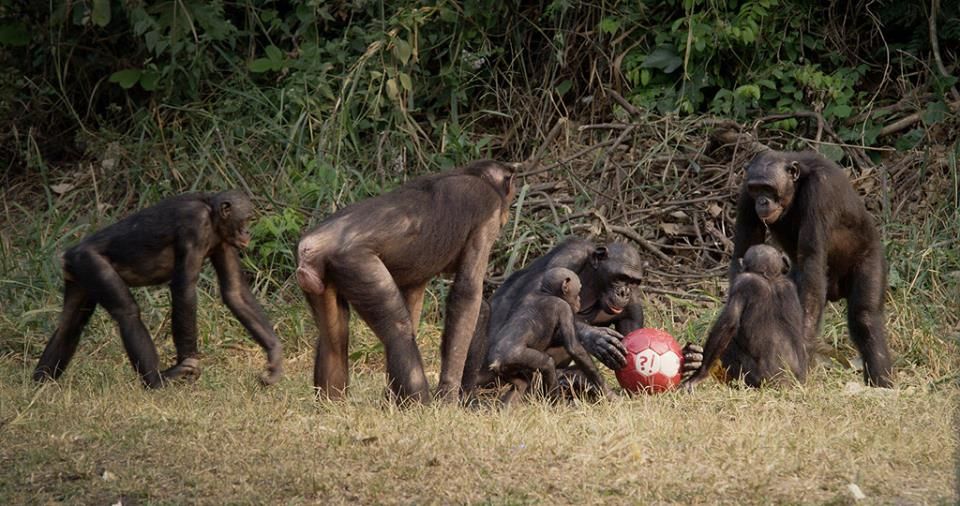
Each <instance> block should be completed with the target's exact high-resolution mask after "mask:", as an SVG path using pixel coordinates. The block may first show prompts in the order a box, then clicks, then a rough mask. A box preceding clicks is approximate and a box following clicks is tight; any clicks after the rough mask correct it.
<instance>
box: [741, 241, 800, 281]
mask: <svg viewBox="0 0 960 506" xmlns="http://www.w3.org/2000/svg"><path fill="white" fill-rule="evenodd" d="M740 272H752V273H754V274H759V275H761V276H763V277H765V278H767V279H775V278H778V277H780V276H783V275H785V274H787V273H788V272H790V259H789V258H787V255H786V253H784V252H782V251H780V250H778V249H777V248H774V247H773V246H767V245H766V244H756V245H753V246H750V249H748V250H747V252H746V254H744V255H743V258H741V259H740Z"/></svg>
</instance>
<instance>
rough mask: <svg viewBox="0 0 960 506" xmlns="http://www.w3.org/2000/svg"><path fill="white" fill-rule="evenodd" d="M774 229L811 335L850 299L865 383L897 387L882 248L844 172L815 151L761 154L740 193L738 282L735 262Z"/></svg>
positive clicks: (736, 243) (736, 252) (849, 314)
mask: <svg viewBox="0 0 960 506" xmlns="http://www.w3.org/2000/svg"><path fill="white" fill-rule="evenodd" d="M768 231H769V232H770V233H771V234H772V235H773V238H774V239H775V240H776V242H777V243H778V244H779V245H780V246H781V247H782V248H783V250H784V251H786V252H787V254H788V255H789V256H790V259H791V260H792V261H793V265H794V267H793V268H794V271H793V278H794V280H795V281H796V284H797V290H798V292H799V296H800V303H801V305H802V307H803V313H804V317H803V320H804V321H803V335H804V339H805V340H812V339H814V337H815V336H816V333H817V329H818V328H819V326H820V319H821V316H822V314H823V308H824V306H825V305H826V301H828V300H830V301H836V300H839V299H841V298H846V299H847V326H848V328H849V331H850V338H851V339H852V340H853V342H854V344H856V346H857V348H858V349H859V351H860V355H861V356H862V357H863V361H864V370H863V374H864V379H865V381H866V382H867V383H868V384H870V385H875V386H881V387H890V386H892V384H893V383H892V379H891V363H890V362H891V360H890V349H889V348H888V346H887V336H886V330H885V328H884V316H883V303H884V290H885V289H886V285H887V280H886V274H887V269H886V262H885V261H884V257H883V245H882V244H880V234H879V233H878V232H877V228H876V226H875V225H874V223H873V219H872V217H871V216H870V214H869V213H867V210H866V208H865V207H864V205H863V201H862V200H861V199H860V197H859V196H858V195H857V192H856V191H855V190H854V189H853V186H852V185H851V184H850V181H849V180H848V179H847V177H846V175H844V173H843V170H841V169H840V167H838V166H837V165H836V164H834V163H833V162H831V161H829V160H827V159H826V158H824V157H822V156H820V155H819V154H816V153H812V152H801V153H795V152H780V151H772V150H770V151H764V152H762V153H760V154H759V155H757V156H756V157H755V158H754V159H753V161H751V162H750V165H749V166H748V167H747V174H746V180H745V181H744V183H743V187H742V189H741V191H740V200H739V204H738V209H737V224H736V236H735V239H734V248H733V259H734V261H733V262H732V263H731V265H730V279H731V283H732V282H733V278H734V276H735V275H736V272H737V265H738V264H737V262H736V260H737V259H739V258H740V257H741V256H743V254H744V253H745V252H746V251H747V249H748V248H749V247H750V246H753V245H755V244H761V243H763V242H764V240H765V239H766V234H767V232H768Z"/></svg>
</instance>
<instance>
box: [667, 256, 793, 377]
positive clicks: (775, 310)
mask: <svg viewBox="0 0 960 506" xmlns="http://www.w3.org/2000/svg"><path fill="white" fill-rule="evenodd" d="M741 266H742V268H741V271H740V272H739V274H737V276H736V277H735V278H734V280H733V284H732V285H731V287H730V295H729V296H728V297H727V303H726V305H725V306H724V308H723V312H722V313H720V316H719V317H718V318H717V321H716V322H715V323H714V324H713V327H712V328H711V329H710V335H709V336H708V337H707V344H706V346H705V347H704V352H703V354H704V357H703V365H702V366H701V367H700V370H698V371H697V373H696V374H694V375H693V376H691V377H690V378H689V379H688V380H687V381H686V385H687V388H691V389H692V388H693V386H694V385H696V384H697V383H700V382H701V381H703V380H704V379H706V377H707V376H708V375H709V373H710V367H711V366H712V365H713V362H714V361H715V360H716V359H717V358H720V357H722V359H721V363H722V365H723V368H724V369H725V376H726V377H727V378H731V379H736V378H742V379H743V381H744V383H746V384H747V385H748V386H752V387H759V386H761V385H763V384H765V383H786V382H788V381H790V380H791V378H796V380H797V381H800V382H803V381H805V380H806V377H807V368H808V365H809V348H810V347H809V346H808V344H807V342H806V341H805V340H804V337H803V309H802V308H801V307H800V299H799V298H798V297H797V289H796V286H795V285H794V284H793V282H792V281H791V280H790V278H789V277H787V274H788V273H789V271H790V262H789V260H788V259H787V258H786V257H785V256H784V255H783V254H782V253H780V252H779V251H777V250H776V249H775V248H773V247H771V246H766V245H762V244H760V245H756V246H752V247H751V248H750V249H749V250H747V252H746V255H745V256H744V257H743V259H742V262H741Z"/></svg>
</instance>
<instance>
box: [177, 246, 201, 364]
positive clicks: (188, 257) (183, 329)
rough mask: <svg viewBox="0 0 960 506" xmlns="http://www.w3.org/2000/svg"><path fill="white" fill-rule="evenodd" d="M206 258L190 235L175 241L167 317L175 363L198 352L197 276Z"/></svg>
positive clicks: (194, 355)
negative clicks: (175, 354) (170, 313)
mask: <svg viewBox="0 0 960 506" xmlns="http://www.w3.org/2000/svg"><path fill="white" fill-rule="evenodd" d="M185 235H187V234H185ZM189 235H191V236H192V234H189ZM205 258H206V252H205V251H203V250H202V249H201V247H200V246H199V245H198V244H197V241H196V240H195V239H194V238H193V237H189V236H188V237H181V238H180V239H178V240H177V242H176V243H175V244H174V261H173V276H172V277H171V279H170V298H171V306H172V313H173V314H172V316H171V318H170V320H171V330H172V333H173V344H174V346H175V347H176V349H177V363H178V364H180V363H182V362H183V361H184V360H186V359H188V358H194V357H196V356H197V279H198V278H199V277H200V270H201V269H202V268H203V261H204V259H205Z"/></svg>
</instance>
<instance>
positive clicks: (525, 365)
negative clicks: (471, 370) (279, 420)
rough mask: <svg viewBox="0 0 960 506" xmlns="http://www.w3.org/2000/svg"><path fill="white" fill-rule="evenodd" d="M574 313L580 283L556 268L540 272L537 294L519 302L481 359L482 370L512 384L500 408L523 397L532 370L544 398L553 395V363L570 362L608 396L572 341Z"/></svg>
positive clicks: (576, 341) (577, 343) (588, 360)
mask: <svg viewBox="0 0 960 506" xmlns="http://www.w3.org/2000/svg"><path fill="white" fill-rule="evenodd" d="M579 311H580V278H578V277H577V274H576V273H575V272H573V271H571V270H570V269H565V268H562V267H556V268H553V269H549V270H548V271H547V272H545V273H544V274H543V280H542V281H541V283H540V288H539V290H537V291H536V292H533V293H529V294H527V295H526V296H525V297H524V298H523V299H521V300H520V304H519V305H518V306H517V308H516V310H515V311H513V313H512V314H511V315H510V319H509V320H508V321H507V322H506V323H505V324H504V325H503V327H502V328H501V329H500V332H498V333H497V334H496V335H494V336H492V338H491V347H490V352H489V353H488V354H487V364H488V365H487V369H489V370H490V371H491V372H493V373H494V374H496V375H498V376H499V377H500V378H502V379H504V380H506V381H508V382H510V383H511V384H512V385H513V386H512V387H511V389H510V390H509V391H508V392H507V393H506V394H504V396H503V397H502V398H501V401H502V402H503V404H504V405H508V404H509V403H510V401H511V400H512V399H513V398H514V397H515V396H517V395H523V393H524V392H525V391H526V389H527V386H528V385H529V384H530V373H531V372H532V371H538V372H540V375H541V377H542V378H543V385H544V388H545V390H546V392H547V394H548V395H553V396H556V395H557V393H558V392H557V390H558V389H557V370H556V367H555V365H554V363H555V361H556V362H561V363H566V362H568V361H569V360H570V359H571V358H572V359H573V361H574V362H575V363H576V364H577V366H578V367H579V368H580V370H581V371H583V372H584V374H585V375H586V376H587V378H588V380H589V381H590V383H591V384H592V385H593V386H594V387H595V388H596V389H597V390H598V391H600V392H603V393H605V394H608V395H609V391H608V390H607V388H606V385H605V384H604V382H603V378H602V377H601V376H600V371H598V370H597V367H596V366H595V365H594V364H593V360H592V359H591V358H590V355H589V354H588V353H587V350H586V349H584V348H583V345H582V344H580V340H579V339H577V334H576V329H575V328H574V319H573V317H574V315H575V314H576V313H577V312H579ZM554 357H557V358H556V359H555V358H554Z"/></svg>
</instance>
